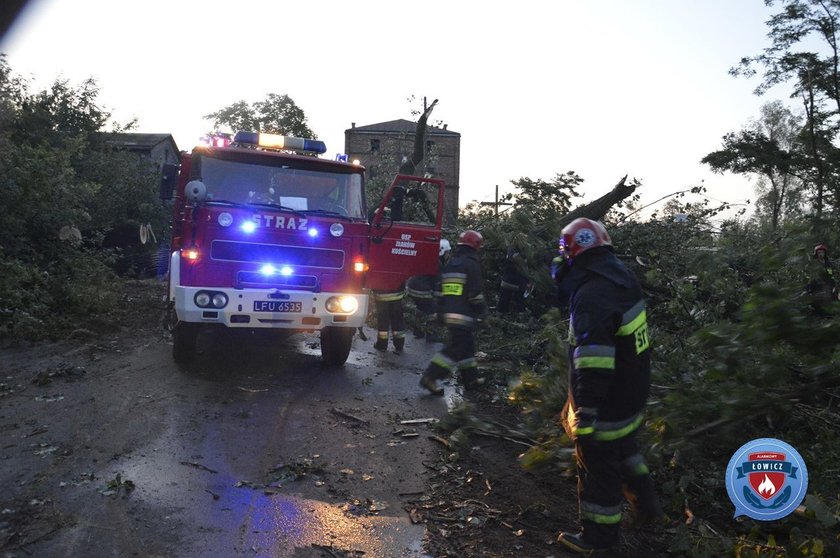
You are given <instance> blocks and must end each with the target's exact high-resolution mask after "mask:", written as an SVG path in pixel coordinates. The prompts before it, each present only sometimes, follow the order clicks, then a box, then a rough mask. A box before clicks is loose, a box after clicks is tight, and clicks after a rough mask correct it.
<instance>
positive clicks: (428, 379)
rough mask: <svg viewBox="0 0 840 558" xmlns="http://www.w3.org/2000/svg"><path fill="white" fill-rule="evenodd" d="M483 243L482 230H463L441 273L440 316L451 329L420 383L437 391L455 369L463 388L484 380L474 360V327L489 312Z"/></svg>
mask: <svg viewBox="0 0 840 558" xmlns="http://www.w3.org/2000/svg"><path fill="white" fill-rule="evenodd" d="M483 247H484V238H483V237H482V236H481V233H478V232H476V231H464V232H462V233H461V235H460V236H459V237H458V243H457V245H456V246H455V249H454V250H453V251H452V255H451V256H450V258H449V262H447V264H446V267H444V269H443V272H442V273H441V297H440V303H439V305H438V317H439V319H441V320H442V321H443V323H444V324H445V325H446V327H447V329H448V330H449V339H448V341H447V343H446V346H445V347H444V348H443V350H442V351H440V352H439V353H437V354H436V355H435V356H434V357H433V358H432V361H431V362H430V363H429V366H428V367H427V368H426V371H425V372H424V373H423V377H422V378H421V379H420V386H421V387H423V388H425V389H427V390H429V392H431V393H432V394H434V395H443V388H442V387H440V386H439V385H438V380H442V379H443V378H446V377H447V376H449V375H450V374H452V372H453V371H454V370H455V369H457V370H458V373H459V374H460V377H461V384H462V385H463V386H464V389H472V388H475V387H477V386H479V385H480V384H481V383H482V382H481V378H479V375H478V363H477V362H476V360H475V339H474V338H473V330H475V328H476V326H477V324H478V323H479V322H480V321H481V320H483V319H484V318H485V317H486V316H487V303H486V302H485V301H484V295H483V294H482V292H481V286H482V281H481V263H480V262H479V259H478V254H479V252H480V251H481V249H482V248H483Z"/></svg>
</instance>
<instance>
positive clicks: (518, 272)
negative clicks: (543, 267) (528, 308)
mask: <svg viewBox="0 0 840 558" xmlns="http://www.w3.org/2000/svg"><path fill="white" fill-rule="evenodd" d="M524 267H525V264H524V262H523V261H522V255H521V254H520V253H519V252H515V251H513V250H509V251H508V255H507V257H506V258H505V263H504V264H503V265H502V280H501V287H502V288H503V289H505V290H508V291H524V290H525V288H526V286H527V284H528V282H529V279H528V275H527V274H526V273H525V271H524Z"/></svg>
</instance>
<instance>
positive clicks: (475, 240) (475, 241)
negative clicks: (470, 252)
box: [458, 231, 484, 250]
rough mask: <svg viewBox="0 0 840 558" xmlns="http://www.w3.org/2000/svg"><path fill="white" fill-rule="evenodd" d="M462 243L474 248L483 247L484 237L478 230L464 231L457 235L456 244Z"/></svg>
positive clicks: (479, 248)
mask: <svg viewBox="0 0 840 558" xmlns="http://www.w3.org/2000/svg"><path fill="white" fill-rule="evenodd" d="M462 244H463V245H464V246H469V247H470V248H472V249H474V250H481V249H482V248H484V237H483V236H481V233H480V232H478V231H464V232H462V233H461V236H459V237H458V246H460V245H462Z"/></svg>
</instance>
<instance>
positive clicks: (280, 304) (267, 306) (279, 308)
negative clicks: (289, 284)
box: [254, 300, 303, 312]
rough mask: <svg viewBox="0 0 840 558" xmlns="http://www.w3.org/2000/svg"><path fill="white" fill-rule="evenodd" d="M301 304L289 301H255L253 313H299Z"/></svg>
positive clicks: (301, 308) (301, 307)
mask: <svg viewBox="0 0 840 558" xmlns="http://www.w3.org/2000/svg"><path fill="white" fill-rule="evenodd" d="M301 310H303V303H302V302H294V301H291V300H255V301H254V312H300V311H301Z"/></svg>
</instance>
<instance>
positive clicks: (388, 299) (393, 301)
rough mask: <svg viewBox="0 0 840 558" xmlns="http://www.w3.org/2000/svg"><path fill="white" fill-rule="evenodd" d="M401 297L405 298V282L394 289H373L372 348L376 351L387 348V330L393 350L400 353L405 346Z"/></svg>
mask: <svg viewBox="0 0 840 558" xmlns="http://www.w3.org/2000/svg"><path fill="white" fill-rule="evenodd" d="M403 298H405V283H403V284H402V285H401V286H400V288H399V289H397V290H395V291H373V302H374V304H375V305H376V330H377V331H376V342H375V343H374V344H373V348H374V349H376V350H377V351H387V350H388V332H389V330H390V332H391V341H392V342H393V344H394V352H395V353H397V354H400V353H402V352H403V348H405V318H404V317H403Z"/></svg>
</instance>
